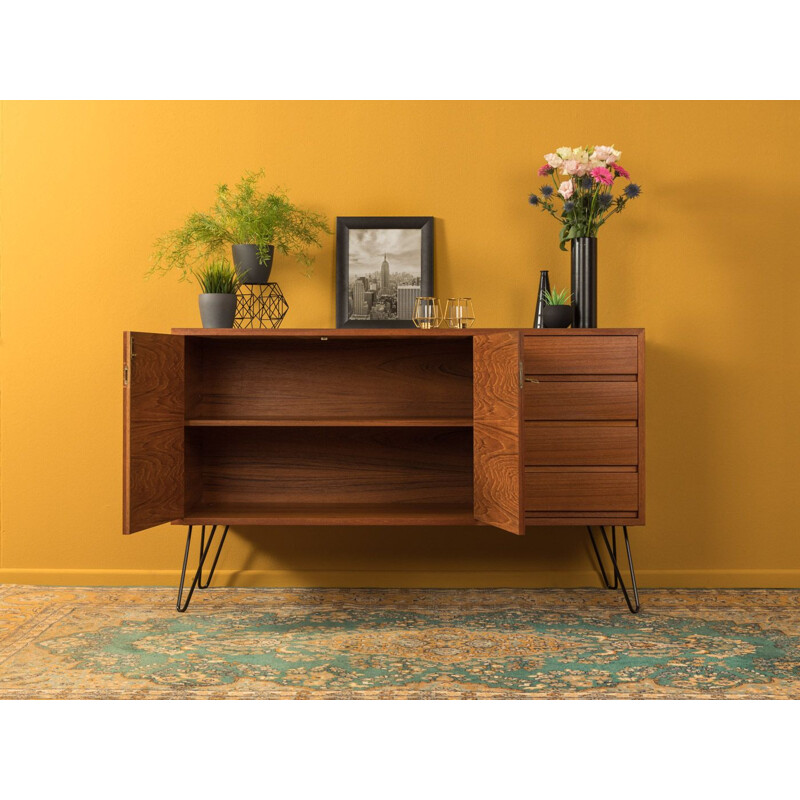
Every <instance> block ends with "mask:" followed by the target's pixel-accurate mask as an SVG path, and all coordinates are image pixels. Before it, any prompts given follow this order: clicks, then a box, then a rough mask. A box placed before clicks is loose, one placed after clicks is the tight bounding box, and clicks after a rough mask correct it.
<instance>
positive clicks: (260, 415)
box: [187, 337, 472, 420]
mask: <svg viewBox="0 0 800 800" xmlns="http://www.w3.org/2000/svg"><path fill="white" fill-rule="evenodd" d="M187 350H188V352H189V353H190V354H191V358H192V359H194V360H196V362H197V363H198V364H199V365H200V366H199V368H200V377H199V378H198V379H196V380H195V379H193V380H191V381H190V386H191V387H192V389H193V391H192V394H191V397H190V401H191V402H192V405H191V406H190V407H189V408H188V409H187V417H188V418H190V419H234V420H236V419H266V420H269V419H277V420H285V419H286V418H287V417H296V418H301V419H302V418H305V419H317V418H328V419H334V418H338V419H351V420H362V419H370V418H383V419H390V418H401V419H410V418H413V417H419V418H431V417H442V418H459V419H470V418H471V417H472V340H471V339H470V338H467V337H451V338H438V339H434V338H429V339H421V338H416V339H409V338H407V337H387V338H382V339H376V338H374V337H373V338H359V337H347V338H341V339H340V338H331V339H329V340H328V341H322V340H321V339H319V338H317V339H300V338H286V337H283V338H280V339H275V338H250V337H246V338H242V339H239V338H227V339H219V338H210V339H202V338H195V339H193V340H192V341H190V342H189V343H188V345H187Z"/></svg>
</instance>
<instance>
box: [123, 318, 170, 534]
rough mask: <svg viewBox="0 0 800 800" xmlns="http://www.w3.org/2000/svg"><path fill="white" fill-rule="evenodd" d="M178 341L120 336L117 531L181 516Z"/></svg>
mask: <svg viewBox="0 0 800 800" xmlns="http://www.w3.org/2000/svg"><path fill="white" fill-rule="evenodd" d="M183 346H184V337H183V336H176V335H174V334H169V333H133V332H126V333H125V334H124V355H123V358H124V361H123V419H124V439H123V469H122V472H123V490H122V491H123V495H122V497H123V500H122V532H123V533H135V532H136V531H141V530H143V529H144V528H152V527H153V526H154V525H161V524H163V523H164V522H171V521H172V520H174V519H180V518H181V517H182V516H183V476H184V461H183V426H184V405H183V392H184V361H183Z"/></svg>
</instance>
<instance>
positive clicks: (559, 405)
mask: <svg viewBox="0 0 800 800" xmlns="http://www.w3.org/2000/svg"><path fill="white" fill-rule="evenodd" d="M637 409H638V402H637V384H636V382H635V381H564V382H559V381H542V382H541V383H526V384H525V419H530V420H603V419H615V420H616V419H619V420H625V419H636V417H637Z"/></svg>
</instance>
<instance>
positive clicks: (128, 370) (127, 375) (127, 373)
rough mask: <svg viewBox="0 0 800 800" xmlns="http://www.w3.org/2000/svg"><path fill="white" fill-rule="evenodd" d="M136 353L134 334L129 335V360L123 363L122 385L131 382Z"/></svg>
mask: <svg viewBox="0 0 800 800" xmlns="http://www.w3.org/2000/svg"><path fill="white" fill-rule="evenodd" d="M135 356H136V353H134V352H133V334H130V335H129V336H128V361H127V363H126V364H123V365H122V385H123V386H127V385H128V384H129V383H130V382H131V374H132V373H133V359H134V357H135Z"/></svg>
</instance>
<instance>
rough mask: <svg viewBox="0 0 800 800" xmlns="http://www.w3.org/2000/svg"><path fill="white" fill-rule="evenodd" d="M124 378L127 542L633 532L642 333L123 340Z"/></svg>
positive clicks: (640, 482)
mask: <svg viewBox="0 0 800 800" xmlns="http://www.w3.org/2000/svg"><path fill="white" fill-rule="evenodd" d="M123 370H124V373H123V374H124V502H123V509H124V511H123V533H126V534H127V533H133V532H135V531H139V530H142V529H144V528H150V527H152V526H155V525H159V524H162V523H165V522H173V523H175V524H184V525H189V526H192V525H202V526H207V525H211V526H216V525H224V526H226V531H227V526H229V525H490V526H494V527H496V528H500V529H502V530H505V531H510V532H511V533H514V534H523V533H524V532H525V527H526V526H528V525H586V526H593V525H594V526H625V527H624V531H625V543H626V545H627V544H628V539H627V526H629V525H642V524H644V519H645V503H644V499H645V486H644V331H643V330H641V329H585V330H569V329H568V330H532V329H523V330H520V329H496V330H495V329H470V330H454V331H451V330H433V331H421V330H414V329H402V330H396V329H394V330H350V329H337V330H277V331H275V330H204V329H175V330H173V332H172V333H169V334H157V333H136V332H127V333H125V335H124V364H123ZM203 530H204V532H205V528H204V529H203ZM613 530H614V532H616V528H613ZM602 531H603V538H604V539H605V528H602ZM590 533H591V527H590ZM190 535H191V529H190ZM592 541H593V543H594V538H593V540H592ZM606 544H607V545H608V541H607V540H606ZM187 552H188V542H187ZM628 552H630V550H628ZM609 554H611V548H609ZM615 556H616V539H615V540H614V547H613V557H614V558H615ZM598 558H599V554H598ZM215 563H216V562H215ZM629 563H630V565H631V566H632V562H629ZM201 567H202V563H201ZM184 569H185V561H184ZM614 569H615V571H617V570H616V561H614ZM617 572H618V571H617ZM604 574H605V573H604ZM200 583H201V585H202V580H201V581H200Z"/></svg>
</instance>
